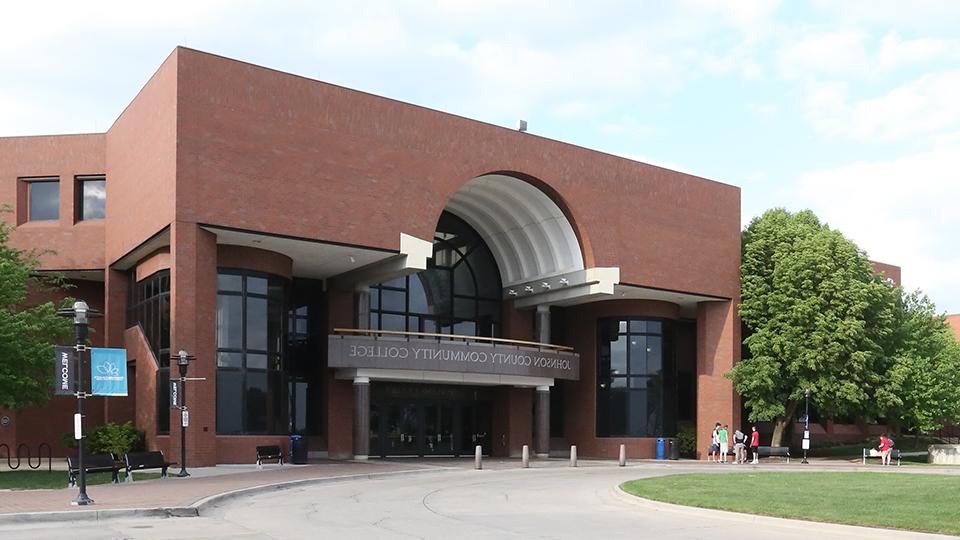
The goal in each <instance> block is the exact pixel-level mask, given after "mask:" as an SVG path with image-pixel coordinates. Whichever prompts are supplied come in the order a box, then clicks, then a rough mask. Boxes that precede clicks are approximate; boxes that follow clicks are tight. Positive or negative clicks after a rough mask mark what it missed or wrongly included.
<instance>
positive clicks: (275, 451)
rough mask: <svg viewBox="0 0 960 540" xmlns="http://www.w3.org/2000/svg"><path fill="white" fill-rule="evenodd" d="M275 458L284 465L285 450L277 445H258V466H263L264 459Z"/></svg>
mask: <svg viewBox="0 0 960 540" xmlns="http://www.w3.org/2000/svg"><path fill="white" fill-rule="evenodd" d="M271 459H275V460H277V462H278V463H279V464H280V465H283V452H281V451H280V447H279V446H277V445H271V446H258V447H257V468H258V469H262V468H263V462H264V460H271Z"/></svg>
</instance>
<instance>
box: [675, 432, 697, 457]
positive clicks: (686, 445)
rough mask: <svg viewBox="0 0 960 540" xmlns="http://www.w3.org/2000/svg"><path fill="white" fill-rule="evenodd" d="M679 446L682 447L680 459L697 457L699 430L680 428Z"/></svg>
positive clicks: (678, 433) (678, 434) (678, 435)
mask: <svg viewBox="0 0 960 540" xmlns="http://www.w3.org/2000/svg"><path fill="white" fill-rule="evenodd" d="M677 444H679V445H680V457H685V458H696V457H697V430H696V428H692V427H684V428H680V429H679V430H678V431H677Z"/></svg>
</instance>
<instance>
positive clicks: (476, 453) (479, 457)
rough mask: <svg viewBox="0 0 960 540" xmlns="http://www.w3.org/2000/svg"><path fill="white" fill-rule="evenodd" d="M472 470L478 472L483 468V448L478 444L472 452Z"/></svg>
mask: <svg viewBox="0 0 960 540" xmlns="http://www.w3.org/2000/svg"><path fill="white" fill-rule="evenodd" d="M473 468H475V469H476V470H478V471H479V470H480V469H482V468H483V448H481V447H480V445H479V444H478V445H477V447H476V448H474V450H473Z"/></svg>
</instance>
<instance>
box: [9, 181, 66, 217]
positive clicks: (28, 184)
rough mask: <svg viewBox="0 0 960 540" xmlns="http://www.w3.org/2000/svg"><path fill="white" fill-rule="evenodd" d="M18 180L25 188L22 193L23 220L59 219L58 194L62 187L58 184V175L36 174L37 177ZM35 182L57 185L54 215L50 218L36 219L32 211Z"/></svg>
mask: <svg viewBox="0 0 960 540" xmlns="http://www.w3.org/2000/svg"><path fill="white" fill-rule="evenodd" d="M20 181H22V182H23V183H24V186H25V188H26V193H25V195H24V200H25V210H26V211H25V212H24V214H25V219H24V220H23V221H24V222H35V223H42V222H57V221H60V194H61V193H62V191H63V190H62V189H60V188H61V186H60V177H59V176H37V177H28V178H20ZM35 184H56V185H57V204H56V216H55V217H52V218H44V219H37V218H35V217H34V212H33V186H34V185H35Z"/></svg>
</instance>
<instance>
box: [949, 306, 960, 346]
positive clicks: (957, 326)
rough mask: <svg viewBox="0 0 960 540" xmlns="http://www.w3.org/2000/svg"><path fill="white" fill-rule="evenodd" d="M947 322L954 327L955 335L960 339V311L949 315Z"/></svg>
mask: <svg viewBox="0 0 960 540" xmlns="http://www.w3.org/2000/svg"><path fill="white" fill-rule="evenodd" d="M947 324H949V325H950V326H951V327H952V328H953V336H954V337H955V338H957V340H958V341H960V313H955V314H953V315H947Z"/></svg>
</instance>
